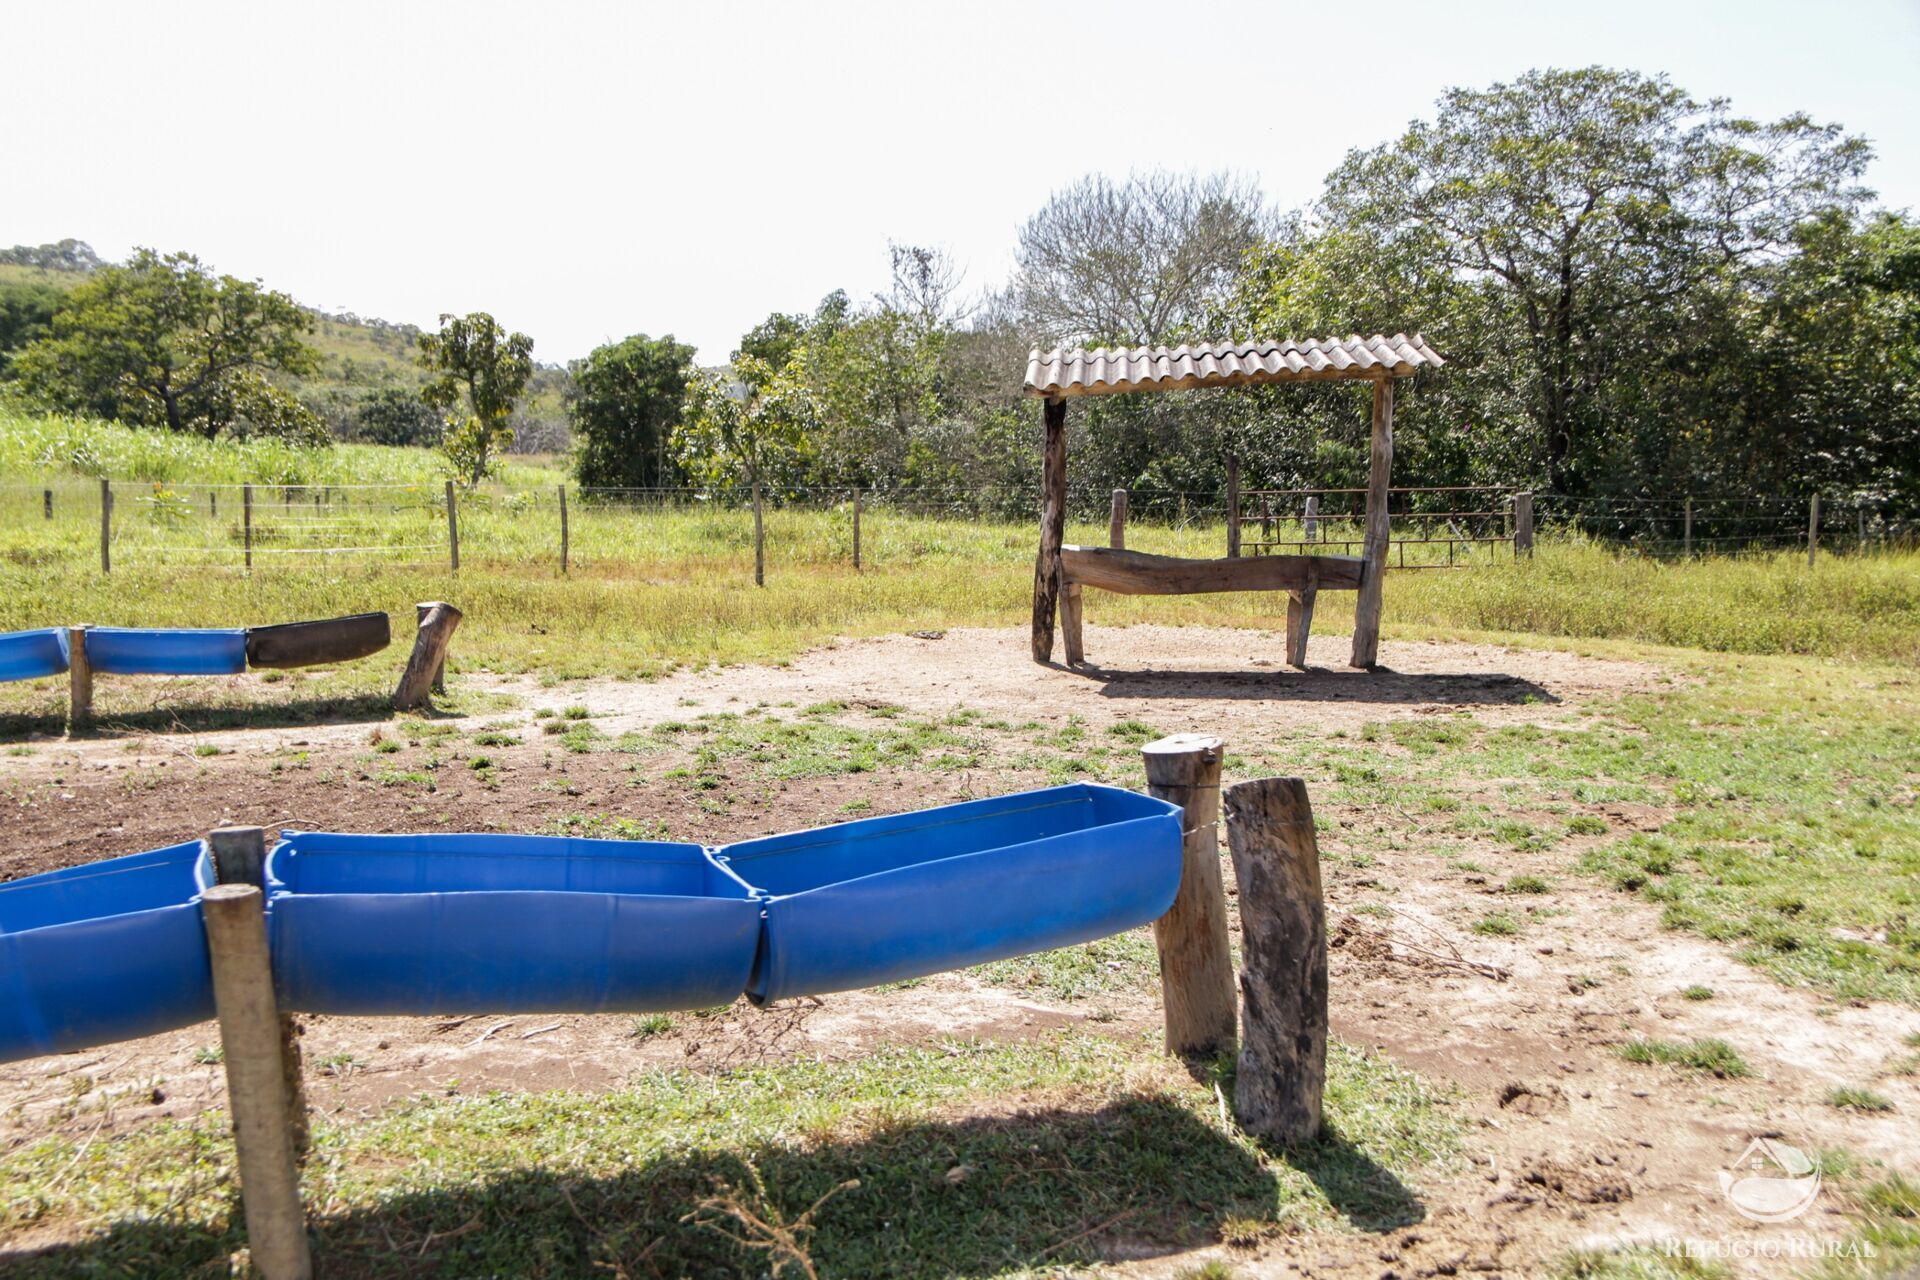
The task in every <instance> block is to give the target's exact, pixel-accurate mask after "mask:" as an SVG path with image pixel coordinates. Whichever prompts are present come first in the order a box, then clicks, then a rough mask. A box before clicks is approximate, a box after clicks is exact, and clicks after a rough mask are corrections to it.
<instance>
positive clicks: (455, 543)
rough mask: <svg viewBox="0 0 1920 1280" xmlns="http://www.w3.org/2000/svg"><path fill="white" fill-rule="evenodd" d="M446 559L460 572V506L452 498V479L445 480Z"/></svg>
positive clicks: (455, 570) (456, 571)
mask: <svg viewBox="0 0 1920 1280" xmlns="http://www.w3.org/2000/svg"><path fill="white" fill-rule="evenodd" d="M447 559H448V561H449V562H451V564H452V566H453V571H454V572H455V573H458V572H460V508H459V506H458V505H456V504H455V502H454V499H453V481H451V480H449V481H447Z"/></svg>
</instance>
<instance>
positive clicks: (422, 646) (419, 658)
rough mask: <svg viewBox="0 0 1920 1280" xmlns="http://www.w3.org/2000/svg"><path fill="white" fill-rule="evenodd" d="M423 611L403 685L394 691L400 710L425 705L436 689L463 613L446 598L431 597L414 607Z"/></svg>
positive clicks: (394, 702) (401, 683) (396, 707)
mask: <svg viewBox="0 0 1920 1280" xmlns="http://www.w3.org/2000/svg"><path fill="white" fill-rule="evenodd" d="M414 607H415V608H416V609H417V610H419V613H420V630H419V632H418V633H417V634H416V635H415V636H414V639H413V654H412V656H410V657H409V658H408V659H407V669H406V670H405V671H403V672H401V673H400V686H399V687H398V688H397V689H395V690H394V691H393V705H394V709H395V710H397V711H411V710H412V709H414V708H415V707H424V706H426V705H427V703H428V701H429V695H430V694H431V693H432V691H433V682H434V677H435V673H437V672H438V671H439V670H440V669H441V668H442V666H443V665H444V664H445V663H446V660H447V646H448V645H449V644H451V643H452V642H453V631H454V628H455V627H458V626H459V625H460V619H461V617H462V614H461V612H460V611H459V610H458V609H456V608H454V607H453V606H452V605H450V604H448V603H447V602H446V601H444V600H431V601H427V602H426V603H423V604H419V605H416V606H414Z"/></svg>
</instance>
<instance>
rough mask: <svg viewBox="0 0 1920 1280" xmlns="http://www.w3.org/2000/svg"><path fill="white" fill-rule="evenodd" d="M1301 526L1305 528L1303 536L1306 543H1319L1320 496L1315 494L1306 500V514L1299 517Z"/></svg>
mask: <svg viewBox="0 0 1920 1280" xmlns="http://www.w3.org/2000/svg"><path fill="white" fill-rule="evenodd" d="M1301 524H1302V525H1304V526H1305V528H1306V535H1305V540H1306V541H1308V542H1318V541H1320V495H1319V494H1317V493H1316V494H1313V495H1311V496H1309V497H1308V498H1307V509H1306V514H1305V515H1304V516H1302V517H1301Z"/></svg>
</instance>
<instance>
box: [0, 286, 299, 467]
mask: <svg viewBox="0 0 1920 1280" xmlns="http://www.w3.org/2000/svg"><path fill="white" fill-rule="evenodd" d="M312 328H313V317H312V316H311V315H309V314H308V313H307V312H306V311H305V310H303V309H302V308H301V307H300V306H299V305H298V304H297V303H295V302H294V301H293V299H292V298H289V297H287V295H285V294H283V293H276V292H274V291H272V290H269V289H266V288H263V287H262V286H261V285H260V283H259V282H258V281H250V280H240V279H236V278H235V277H233V276H215V275H214V274H213V272H212V271H211V270H210V269H208V268H207V267H205V266H202V265H201V263H200V260H199V259H198V258H195V257H194V256H193V255H192V254H187V253H173V254H168V255H166V256H165V257H162V256H160V255H159V254H157V253H155V252H154V251H153V250H151V249H139V250H136V251H135V252H134V254H133V256H132V257H131V258H130V259H128V261H127V264H126V265H125V266H124V267H111V266H110V267H101V268H100V269H99V270H97V271H95V272H94V273H93V274H92V275H91V276H90V277H88V279H87V280H86V281H85V282H84V283H83V284H81V285H79V286H78V287H77V288H75V289H74V291H73V293H72V295H71V296H70V298H69V300H68V303H67V305H66V306H65V307H64V308H63V309H62V310H61V311H60V312H59V313H58V314H57V315H56V316H54V318H53V323H52V326H51V332H49V333H48V334H47V335H46V336H44V337H41V338H39V339H37V340H35V341H34V342H32V343H30V344H29V345H28V346H27V348H26V349H25V350H24V351H22V352H21V353H20V355H19V356H18V357H17V358H16V360H15V369H16V372H17V374H18V376H19V379H20V382H21V385H22V387H23V388H24V389H25V390H26V391H27V392H28V394H30V395H33V396H36V397H37V398H39V399H40V400H42V401H43V402H45V403H46V404H48V405H49V406H51V407H53V408H57V409H64V410H70V411H75V412H83V413H96V414H99V415H100V416H102V417H108V418H119V419H122V420H124V421H128V422H134V423H139V424H142V425H164V426H166V427H168V428H170V429H172V430H175V431H194V432H197V433H199V434H200V435H203V436H206V437H208V438H212V437H214V436H217V435H219V434H221V433H222V432H244V431H248V430H254V431H264V432H270V433H273V434H290V435H296V436H305V437H316V436H322V437H323V436H324V432H323V431H322V429H321V427H320V423H319V420H318V419H317V418H315V417H314V415H313V414H312V413H311V412H309V411H308V410H306V409H305V408H303V407H302V406H300V404H299V403H298V402H297V401H295V400H294V399H293V397H292V396H291V395H290V394H288V393H287V392H286V391H285V390H284V389H283V388H281V387H279V386H277V385H275V384H273V383H272V382H270V381H269V380H268V375H269V374H276V373H277V374H302V373H308V372H311V371H312V370H313V369H314V368H315V357H314V352H313V348H311V347H309V346H308V345H307V344H306V343H305V342H304V341H302V339H303V337H304V336H305V335H306V334H307V333H308V332H310V331H311V330H312Z"/></svg>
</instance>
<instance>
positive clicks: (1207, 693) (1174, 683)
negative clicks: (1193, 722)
mask: <svg viewBox="0 0 1920 1280" xmlns="http://www.w3.org/2000/svg"><path fill="white" fill-rule="evenodd" d="M1071 670H1072V671H1073V672H1074V673H1075V674H1077V675H1082V676H1085V677H1087V678H1088V679H1090V680H1095V681H1098V682H1099V684H1100V696H1101V697H1103V698H1210V699H1243V700H1250V701H1264V702H1352V703H1356V704H1381V705H1401V706H1416V705H1417V706H1461V707H1477V706H1518V705H1523V704H1527V703H1551V704H1557V703H1558V702H1559V701H1560V699H1559V698H1558V697H1557V696H1555V695H1554V694H1552V693H1549V692H1548V691H1547V690H1546V689H1545V688H1544V687H1543V686H1541V685H1538V684H1535V683H1534V682H1533V681H1531V680H1524V679H1521V678H1520V677H1519V676H1510V675H1507V674H1505V673H1503V672H1498V671H1470V672H1459V673H1453V672H1418V673H1413V672H1400V671H1392V670H1389V669H1387V668H1385V667H1375V668H1373V669H1372V670H1366V671H1358V670H1350V669H1346V668H1333V667H1311V668H1308V669H1307V670H1305V671H1294V670H1273V671H1112V670H1108V669H1106V668H1103V667H1095V666H1086V665H1083V666H1080V667H1075V668H1071Z"/></svg>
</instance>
